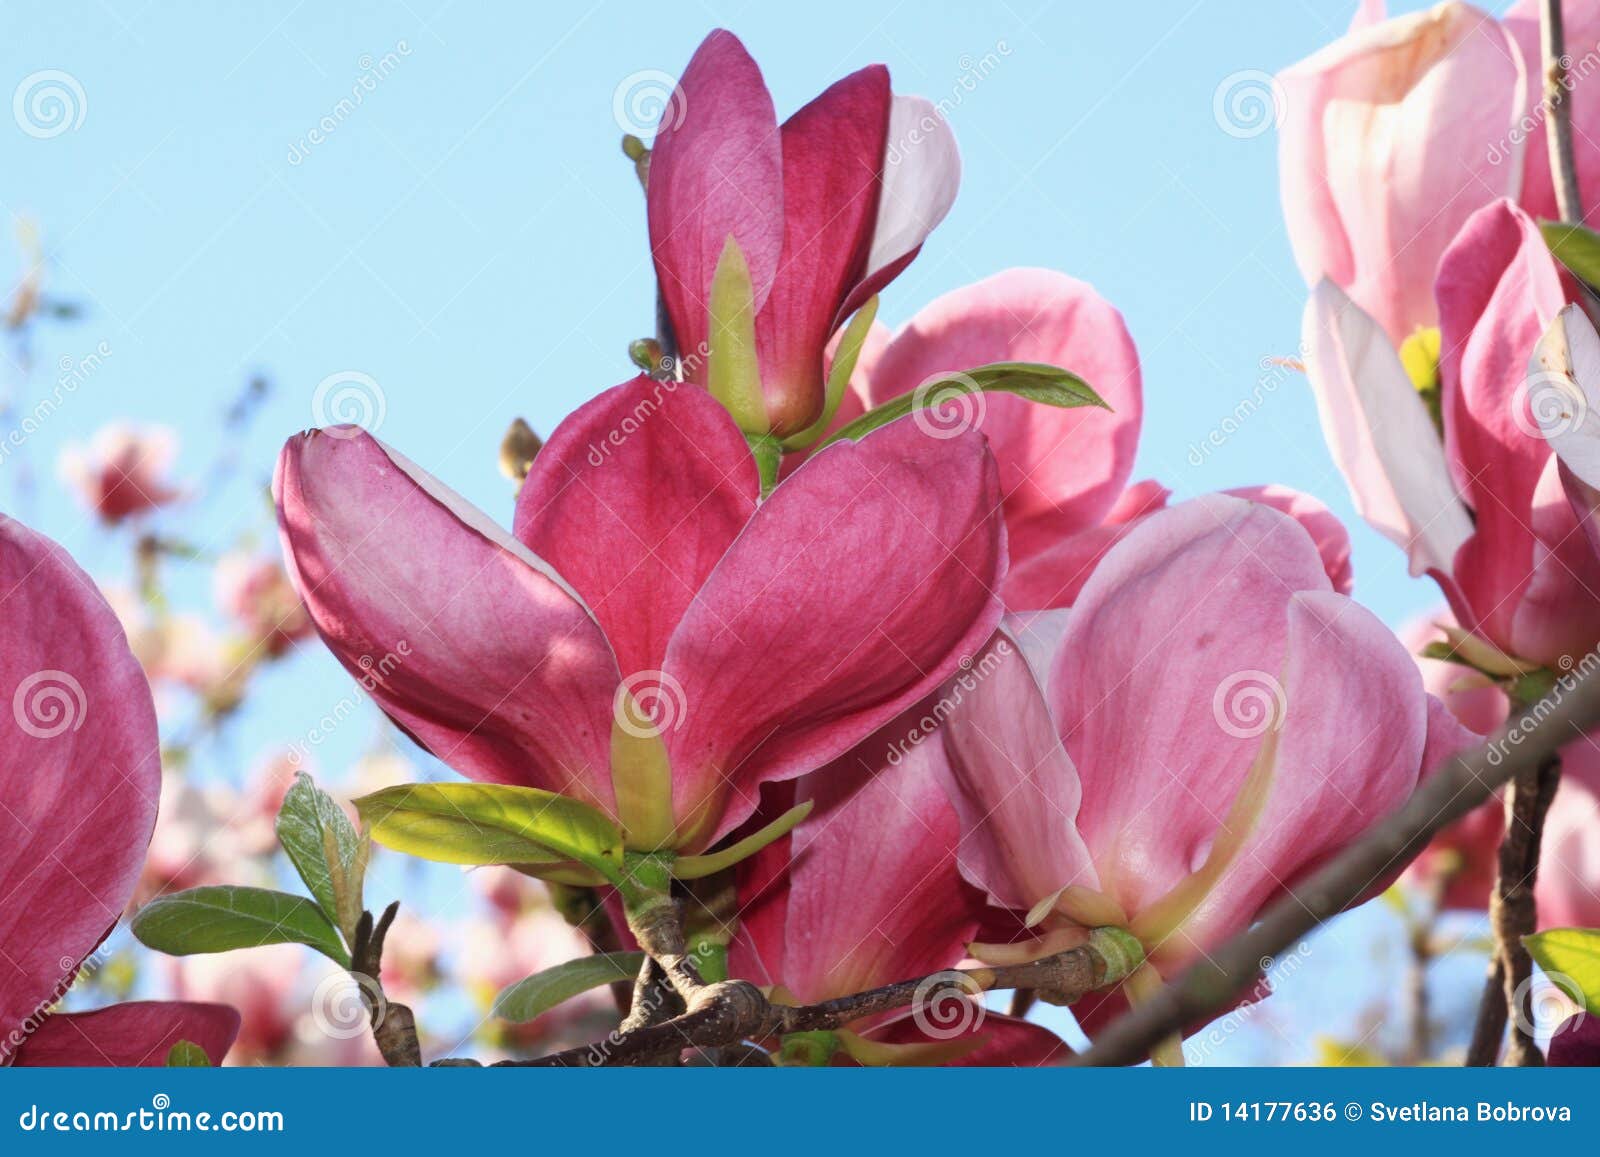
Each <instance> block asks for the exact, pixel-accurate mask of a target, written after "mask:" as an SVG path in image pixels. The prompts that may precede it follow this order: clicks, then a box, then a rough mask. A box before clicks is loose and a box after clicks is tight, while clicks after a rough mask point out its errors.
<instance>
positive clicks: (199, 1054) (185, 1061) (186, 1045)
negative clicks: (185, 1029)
mask: <svg viewBox="0 0 1600 1157" xmlns="http://www.w3.org/2000/svg"><path fill="white" fill-rule="evenodd" d="M210 1067H211V1058H210V1057H208V1056H206V1050H205V1049H203V1048H201V1047H200V1046H199V1045H197V1044H195V1043H194V1041H192V1040H181V1041H179V1042H178V1043H177V1044H175V1045H173V1046H172V1047H171V1048H170V1049H168V1050H167V1068H169V1069H209V1068H210Z"/></svg>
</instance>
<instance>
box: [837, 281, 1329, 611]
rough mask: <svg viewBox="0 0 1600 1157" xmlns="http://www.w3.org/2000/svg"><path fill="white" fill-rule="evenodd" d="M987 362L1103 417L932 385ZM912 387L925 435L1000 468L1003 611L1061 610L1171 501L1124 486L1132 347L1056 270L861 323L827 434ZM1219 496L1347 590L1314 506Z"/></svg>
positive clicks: (1288, 495) (1151, 489) (1133, 410)
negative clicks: (1312, 542) (1059, 373)
mask: <svg viewBox="0 0 1600 1157" xmlns="http://www.w3.org/2000/svg"><path fill="white" fill-rule="evenodd" d="M991 362H1040V363H1044V364H1047V365H1056V366H1061V367H1063V368H1065V369H1068V370H1071V371H1073V372H1074V373H1076V374H1077V375H1078V376H1079V377H1081V378H1083V379H1084V380H1085V381H1087V382H1088V383H1089V384H1090V385H1091V386H1092V387H1093V388H1094V389H1095V390H1096V391H1097V392H1098V393H1099V394H1100V396H1101V397H1102V398H1104V399H1105V401H1106V403H1107V405H1108V406H1109V407H1110V408H1109V409H1099V408H1088V407H1085V408H1080V409H1062V408H1058V407H1055V406H1046V405H1039V404H1037V403H1034V402H1029V401H1025V400H1024V399H1022V398H1019V397H1015V396H1012V395H1009V394H1004V393H992V394H983V395H957V394H947V393H942V392H941V391H940V387H939V382H940V381H941V380H942V379H946V378H948V377H950V376H951V375H957V374H960V373H961V372H963V371H964V370H967V369H971V368H973V367H975V366H981V365H985V364H987V363H991ZM918 390H922V391H924V394H925V396H926V397H928V398H929V400H930V401H931V403H932V404H931V405H930V407H929V408H928V409H927V410H925V411H923V417H922V419H921V420H922V421H923V422H924V423H925V424H927V425H928V426H930V428H932V429H935V430H943V431H951V430H959V429H963V428H968V427H970V428H972V429H976V430H980V431H981V432H982V433H983V435H984V436H985V437H986V438H987V439H988V440H989V446H990V449H991V450H992V451H993V452H994V455H995V461H996V462H997V463H998V464H999V469H1000V488H1001V492H1002V494H1003V495H1004V502H1003V506H1002V509H1003V511H1004V514H1005V519H1006V536H1007V543H1008V547H1009V550H1010V554H1011V567H1010V570H1009V571H1008V572H1007V577H1006V584H1005V587H1004V588H1003V589H1002V592H1001V593H1002V595H1003V597H1004V599H1005V603H1006V607H1007V609H1009V610H1012V611H1025V610H1043V609H1045V608H1049V607H1064V606H1070V605H1071V604H1072V602H1073V600H1074V599H1076V598H1077V595H1078V591H1079V590H1081V589H1082V587H1083V584H1084V583H1085V582H1086V581H1088V578H1089V575H1090V574H1091V573H1092V572H1093V570H1094V566H1095V564H1096V563H1097V562H1098V561H1099V560H1100V558H1101V557H1102V556H1103V555H1104V554H1105V553H1106V551H1108V550H1109V549H1110V548H1111V547H1112V546H1113V545H1114V544H1115V543H1116V542H1117V541H1118V540H1119V539H1120V538H1122V536H1123V535H1125V534H1126V533H1127V532H1128V531H1129V530H1130V529H1132V527H1133V526H1135V525H1137V524H1138V522H1139V521H1140V520H1141V519H1143V518H1145V517H1146V516H1148V515H1150V514H1152V513H1153V512H1155V511H1157V510H1160V509H1161V508H1162V507H1164V506H1165V505H1166V502H1167V499H1168V497H1169V496H1170V493H1171V492H1170V491H1168V490H1167V489H1166V488H1165V487H1164V486H1162V485H1160V484H1159V483H1157V482H1154V481H1148V480H1147V481H1143V482H1137V483H1133V484H1131V485H1130V484H1129V478H1130V477H1131V475H1132V473H1133V463H1134V454H1135V451H1136V450H1137V449H1138V443H1139V428H1140V424H1141V422H1142V419H1143V414H1144V397H1143V385H1142V380H1141V373H1140V367H1139V355H1138V351H1137V350H1136V349H1135V347H1134V343H1133V338H1132V337H1131V336H1130V335H1129V333H1128V329H1127V326H1126V325H1125V324H1124V322H1123V319H1122V315H1121V314H1120V313H1119V312H1118V311H1117V310H1116V309H1115V308H1114V307H1113V306H1112V305H1111V304H1110V303H1109V302H1108V301H1106V300H1105V299H1104V298H1103V297H1101V296H1100V295H1099V294H1098V293H1096V292H1095V290H1094V288H1093V287H1092V286H1090V285H1088V284H1087V283H1085V282H1082V281H1079V280H1077V279H1075V278H1072V277H1068V276H1067V275H1066V274H1064V273H1057V272H1054V271H1052V270H1048V269H1008V270H1005V271H1003V272H1001V273H997V274H995V275H994V276H992V277H989V278H986V279H984V280H983V281H979V282H977V283H976V284H973V285H969V286H965V287H963V288H961V289H957V290H954V291H953V292H951V293H947V294H945V295H944V296H943V297H940V298H938V299H937V300H935V301H934V302H932V303H931V304H930V305H928V306H926V307H925V308H924V309H922V310H921V311H920V312H918V313H917V315H916V316H915V317H913V318H912V319H911V320H910V321H909V322H907V323H906V324H905V325H904V326H902V327H901V328H900V329H899V330H897V331H895V332H894V334H893V335H892V336H891V334H890V332H889V330H888V329H887V327H885V326H882V325H874V326H873V328H872V330H871V332H870V333H869V335H868V339H867V342H866V343H865V345H864V346H863V349H862V352H861V356H860V358H859V359H858V361H857V362H856V366H855V372H854V373H853V374H852V375H851V379H850V389H849V391H848V392H847V394H846V395H845V399H844V401H843V402H842V403H841V405H840V407H839V412H838V414H837V415H836V417H835V419H834V423H833V425H834V427H835V428H838V427H840V426H843V425H844V424H845V423H846V422H848V421H850V420H852V419H854V418H856V417H859V416H860V415H861V414H863V413H865V412H866V410H868V409H870V408H872V407H875V406H880V405H883V404H884V403H885V402H888V401H890V400H892V399H894V398H896V397H901V396H904V395H906V394H914V393H916V392H917V391H918ZM1230 493H1236V494H1239V495H1240V496H1242V497H1247V498H1250V499H1252V500H1253V501H1257V502H1264V503H1267V504H1268V505H1271V506H1276V507H1278V508H1279V509H1281V510H1284V511H1285V512H1286V513H1289V514H1292V515H1294V516H1295V517H1297V518H1300V519H1302V520H1303V521H1305V522H1306V524H1307V527H1308V529H1311V530H1312V532H1313V534H1314V535H1315V537H1316V538H1317V541H1318V543H1319V545H1321V546H1323V547H1324V549H1325V554H1326V557H1327V565H1328V572H1329V576H1330V577H1331V578H1332V579H1333V582H1334V584H1335V586H1336V587H1337V588H1338V589H1339V590H1340V591H1348V590H1349V584H1350V573H1349V570H1350V559H1349V555H1350V546H1349V541H1348V537H1347V536H1346V535H1345V532H1344V528H1343V526H1341V525H1340V524H1339V522H1338V520H1337V519H1336V518H1334V517H1333V515H1332V514H1331V513H1329V512H1328V510H1327V509H1326V508H1325V507H1323V506H1322V504H1321V503H1319V502H1317V501H1316V500H1315V499H1312V498H1309V497H1307V496H1306V495H1303V494H1298V493H1296V492H1294V491H1292V490H1288V489H1286V488H1284V487H1279V486H1266V487H1254V488H1249V489H1243V490H1237V491H1231V492H1230Z"/></svg>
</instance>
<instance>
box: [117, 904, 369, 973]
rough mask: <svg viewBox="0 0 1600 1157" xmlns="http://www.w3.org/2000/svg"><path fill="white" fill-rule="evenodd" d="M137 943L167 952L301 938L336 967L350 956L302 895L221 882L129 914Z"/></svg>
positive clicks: (291, 941) (184, 953)
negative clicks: (132, 914)
mask: <svg viewBox="0 0 1600 1157" xmlns="http://www.w3.org/2000/svg"><path fill="white" fill-rule="evenodd" d="M132 927H133V934H134V936H135V937H137V938H138V940H139V943H141V944H143V945H144V946H145V947H146V948H154V949H155V950H156V951H157V952H165V953H166V954H167V955H169V956H192V955H194V954H195V953H198V952H231V951H233V950H234V949H235V948H259V947H261V946H262V945H263V944H305V945H307V946H308V947H311V948H315V949H316V950H317V951H318V952H320V953H322V954H323V955H324V956H326V957H328V959H330V960H332V961H334V962H335V963H337V964H339V965H340V966H341V967H344V968H348V967H349V966H350V956H349V954H348V953H347V952H346V951H345V949H344V945H343V944H341V943H340V942H339V933H338V932H337V931H336V930H335V929H334V927H333V925H332V924H331V923H329V921H328V918H327V917H326V916H324V915H323V914H322V909H321V908H318V907H317V906H316V905H315V904H313V903H312V902H311V901H310V900H307V899H306V898H305V897H304V896H291V895H289V894H288V893H287V892H272V891H268V890H267V889H265V888H245V887H239V886H237V885H233V884H222V885H217V886H214V887H208V888H190V889H189V890H188V891H187V892H174V893H172V895H170V896H162V897H160V898H158V899H155V900H152V901H150V903H148V904H146V905H145V906H144V907H143V908H140V909H139V911H138V912H137V913H136V914H135V915H134V917H133V925H132Z"/></svg>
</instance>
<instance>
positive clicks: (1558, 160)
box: [1539, 0, 1583, 224]
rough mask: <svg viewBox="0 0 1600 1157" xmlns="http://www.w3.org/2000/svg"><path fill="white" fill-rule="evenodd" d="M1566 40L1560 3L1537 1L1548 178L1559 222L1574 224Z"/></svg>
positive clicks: (1579, 209) (1576, 205) (1578, 211)
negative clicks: (1559, 217) (1552, 186)
mask: <svg viewBox="0 0 1600 1157" xmlns="http://www.w3.org/2000/svg"><path fill="white" fill-rule="evenodd" d="M1566 39H1567V36H1566V30H1565V29H1564V28H1563V26H1562V20H1561V0H1540V3H1539V48H1540V54H1541V55H1542V56H1543V58H1544V111H1545V119H1546V121H1547V122H1548V123H1549V131H1548V132H1546V133H1545V139H1546V141H1547V142H1548V143H1549V148H1550V177H1551V183H1552V184H1553V185H1554V186H1555V191H1556V209H1557V211H1558V212H1560V214H1561V219H1562V220H1563V221H1566V222H1567V223H1568V224H1575V223H1577V222H1579V221H1582V220H1583V201H1582V199H1581V197H1580V195H1579V192H1578V163H1577V159H1576V155H1575V153H1574V151H1573V146H1572V106H1571V96H1572V93H1571V89H1570V86H1569V85H1568V83H1567V48H1566Z"/></svg>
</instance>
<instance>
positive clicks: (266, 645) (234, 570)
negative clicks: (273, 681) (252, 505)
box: [213, 551, 311, 656]
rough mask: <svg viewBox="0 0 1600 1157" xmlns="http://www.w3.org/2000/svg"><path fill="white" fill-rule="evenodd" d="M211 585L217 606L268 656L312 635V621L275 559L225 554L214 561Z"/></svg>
mask: <svg viewBox="0 0 1600 1157" xmlns="http://www.w3.org/2000/svg"><path fill="white" fill-rule="evenodd" d="M213 583H214V589H215V596H216V601H217V607H218V608H219V609H220V610H221V611H222V612H223V614H225V615H227V616H228V617H229V618H231V619H232V620H233V621H234V623H235V624H236V625H237V626H238V627H239V628H240V629H241V630H243V631H244V632H245V635H246V637H247V638H249V639H250V640H251V641H252V643H255V644H259V645H260V646H261V647H262V648H263V649H264V650H265V651H266V653H267V654H268V655H269V656H275V655H281V654H283V652H285V651H287V650H288V649H289V648H290V647H291V646H293V645H294V644H295V643H297V642H299V641H300V640H301V639H303V638H305V637H307V636H308V635H310V634H311V619H310V617H309V616H307V614H306V609H305V607H304V606H303V605H301V602H300V597H299V596H298V595H297V594H295V592H294V587H293V585H291V584H290V582H289V576H288V575H286V574H285V573H284V571H283V564H282V563H281V562H280V561H279V560H278V559H277V558H276V557H273V556H270V555H257V554H253V553H249V552H244V551H236V552H233V553H230V554H226V555H224V556H223V557H222V558H221V559H220V560H219V561H218V562H217V569H216V571H215V573H214V575H213Z"/></svg>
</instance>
